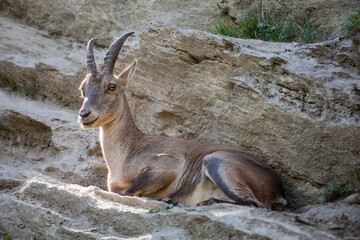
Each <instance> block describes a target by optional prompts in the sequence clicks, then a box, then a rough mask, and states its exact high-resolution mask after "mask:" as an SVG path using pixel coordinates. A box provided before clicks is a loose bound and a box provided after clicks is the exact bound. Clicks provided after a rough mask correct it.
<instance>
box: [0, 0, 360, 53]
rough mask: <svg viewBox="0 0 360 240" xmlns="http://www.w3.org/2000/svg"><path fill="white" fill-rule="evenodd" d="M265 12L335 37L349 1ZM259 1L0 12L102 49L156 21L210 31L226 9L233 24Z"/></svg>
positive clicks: (40, 1)
mask: <svg viewBox="0 0 360 240" xmlns="http://www.w3.org/2000/svg"><path fill="white" fill-rule="evenodd" d="M261 3H264V4H265V6H264V8H265V9H270V10H271V13H272V14H274V15H281V18H284V17H287V18H288V19H291V20H297V21H298V22H302V21H303V11H304V10H306V11H307V17H308V19H309V20H310V21H311V22H312V23H313V24H314V25H318V26H321V28H322V29H323V31H325V32H326V31H329V29H331V31H332V33H333V34H332V35H337V34H338V33H339V32H341V30H342V29H341V23H342V22H343V21H341V20H339V19H338V18H337V16H339V14H341V15H342V17H343V18H344V19H345V18H347V17H348V16H349V15H350V14H352V7H353V6H356V3H355V2H354V1H342V2H341V3H339V1H337V0H331V1H329V0H317V1H315V0H312V1H306V4H305V3H304V2H302V1H295V0H281V1H274V0H268V1H261ZM261 3H260V1H248V0H246V1H244V0H243V1H238V0H229V1H218V0H210V1H199V0H192V1H165V2H164V1H151V2H149V1H144V0H141V1H136V2H129V1H102V2H101V4H99V2H98V1H96V0H86V1H85V0H72V1H62V2H60V1H56V0H46V1H45V0H33V1H26V0H2V1H1V2H0V11H2V12H3V13H7V14H9V15H12V16H15V17H17V18H20V19H24V20H25V21H26V22H28V23H31V24H33V25H35V26H37V27H39V28H42V29H46V30H47V31H48V32H49V33H51V34H54V35H62V36H71V37H74V38H75V39H76V40H77V41H81V42H87V41H88V40H89V39H90V38H92V37H94V36H96V37H97V38H98V39H99V41H98V43H99V44H101V45H102V46H105V47H107V46H108V44H109V43H110V42H111V41H112V40H114V38H116V37H118V35H119V32H123V31H127V30H130V29H135V30H144V29H146V28H147V27H148V26H149V25H148V24H149V23H152V22H156V21H158V20H161V21H163V22H166V23H167V24H170V25H176V26H178V27H182V28H190V29H198V30H201V29H204V30H207V31H209V30H212V29H214V24H215V23H216V21H217V19H218V17H219V14H220V9H221V8H223V7H225V6H227V7H228V9H229V11H228V16H227V18H229V19H232V20H235V22H236V21H238V20H239V19H243V18H244V17H246V16H247V14H248V13H249V11H251V10H254V9H260V8H261V6H260V4H261Z"/></svg>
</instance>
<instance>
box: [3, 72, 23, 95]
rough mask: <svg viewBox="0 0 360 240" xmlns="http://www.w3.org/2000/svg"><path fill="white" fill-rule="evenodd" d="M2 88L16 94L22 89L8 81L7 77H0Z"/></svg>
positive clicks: (13, 82)
mask: <svg viewBox="0 0 360 240" xmlns="http://www.w3.org/2000/svg"><path fill="white" fill-rule="evenodd" d="M0 87H2V88H10V89H11V91H13V92H16V91H18V90H19V89H20V86H19V85H17V83H16V82H15V81H12V80H10V79H8V78H7V77H4V76H1V75H0Z"/></svg>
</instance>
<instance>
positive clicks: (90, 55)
mask: <svg viewBox="0 0 360 240" xmlns="http://www.w3.org/2000/svg"><path fill="white" fill-rule="evenodd" d="M96 41H97V39H95V38H92V39H90V41H89V42H88V45H87V68H88V73H90V74H96V73H97V65H96V62H95V57H94V51H93V47H94V44H95V42H96Z"/></svg>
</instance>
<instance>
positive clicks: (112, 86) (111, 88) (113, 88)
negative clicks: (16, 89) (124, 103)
mask: <svg viewBox="0 0 360 240" xmlns="http://www.w3.org/2000/svg"><path fill="white" fill-rule="evenodd" d="M115 89H116V85H115V84H110V85H109V88H108V90H109V91H115Z"/></svg>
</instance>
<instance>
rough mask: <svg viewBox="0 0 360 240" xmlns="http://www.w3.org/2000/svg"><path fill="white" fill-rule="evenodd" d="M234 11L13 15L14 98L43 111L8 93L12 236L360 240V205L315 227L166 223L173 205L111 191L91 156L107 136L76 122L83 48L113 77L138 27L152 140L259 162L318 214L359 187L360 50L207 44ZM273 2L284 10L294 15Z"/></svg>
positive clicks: (141, 114) (5, 148) (8, 30)
mask: <svg viewBox="0 0 360 240" xmlns="http://www.w3.org/2000/svg"><path fill="white" fill-rule="evenodd" d="M335 3H336V1H333V2H330V5H331V6H332V5H333V6H335V5H336V4H335ZM223 4H227V5H229V6H230V9H231V11H230V12H229V14H230V15H231V16H235V15H236V14H235V12H236V11H235V10H239V11H238V12H237V14H241V13H242V11H245V9H246V8H245V7H244V6H245V5H246V4H245V2H242V1H228V2H227V1H226V2H224V1H223V2H217V1H209V2H202V1H193V2H192V4H190V3H189V2H186V4H185V3H176V4H175V3H171V2H169V3H166V4H165V3H159V2H157V1H152V2H150V3H149V2H147V1H146V2H145V1H144V2H142V1H138V2H136V3H130V2H128V1H104V2H102V3H101V4H99V2H97V1H66V2H59V1H46V4H45V3H44V1H40V0H39V1H21V0H16V1H7V0H3V1H0V9H1V11H2V12H1V16H0V20H1V21H0V40H1V41H0V77H1V85H2V86H4V87H5V90H11V89H13V90H16V91H17V92H22V93H25V94H26V95H29V96H32V97H34V98H36V99H37V101H34V100H30V99H29V97H27V98H25V97H24V96H23V95H21V94H20V95H19V94H15V95H14V93H11V94H10V93H8V92H6V91H4V90H1V92H0V99H1V101H0V102H1V104H0V140H1V145H0V150H1V151H0V163H1V165H0V173H1V174H0V183H1V186H0V193H1V194H0V197H1V198H2V201H1V204H0V212H1V216H2V217H1V218H0V231H2V232H3V233H0V234H2V235H3V236H14V237H16V238H20V239H23V238H27V237H28V236H34V237H36V238H38V237H40V238H41V237H44V238H46V239H47V238H70V237H75V238H79V239H89V238H90V239H92V238H94V239H100V238H104V237H123V238H126V237H137V238H151V237H153V238H155V239H158V238H162V237H166V238H170V237H174V238H180V236H181V237H182V238H184V239H188V238H196V239H207V238H214V237H215V236H216V237H219V232H221V233H224V234H222V235H221V236H223V238H224V239H230V238H238V237H239V236H243V237H244V238H251V239H254V238H256V239H257V238H259V239H262V238H266V237H270V238H271V239H279V238H282V239H293V238H294V237H297V238H300V239H307V238H316V239H332V238H333V239H335V238H339V237H340V238H345V237H352V236H357V235H358V234H359V229H360V228H359V222H360V219H359V216H360V214H359V211H360V208H359V205H348V204H346V203H343V202H338V203H333V204H325V205H317V206H315V207H313V208H311V209H310V210H309V211H307V212H305V213H301V214H299V213H274V212H266V211H263V210H258V209H251V208H247V207H240V206H229V205H218V206H214V207H209V208H185V209H172V210H169V211H167V212H162V213H160V214H159V215H160V217H157V215H151V214H149V213H146V211H145V210H144V209H143V208H144V207H161V206H163V204H161V203H157V202H152V201H146V200H141V199H137V198H132V199H129V198H124V197H120V196H117V195H113V194H108V193H107V192H105V191H103V190H101V189H106V172H107V170H106V167H105V164H104V163H103V160H102V159H101V157H99V156H96V155H93V154H92V152H93V148H94V147H95V146H96V141H97V134H98V132H97V131H83V130H80V129H79V126H78V124H77V122H76V115H77V114H76V111H77V109H78V108H79V106H80V104H81V103H80V100H79V98H78V96H79V92H78V86H79V84H80V82H81V80H82V78H83V77H84V76H85V73H86V69H85V55H86V50H85V48H86V44H84V42H86V41H87V40H88V39H90V38H92V37H97V38H99V39H100V41H99V42H100V43H99V45H98V46H96V50H95V55H96V57H97V62H98V63H102V61H103V57H104V54H105V51H106V49H105V48H103V46H107V45H108V44H109V43H110V41H111V40H113V38H114V37H117V36H119V35H120V34H121V33H122V32H123V31H127V30H130V29H136V30H137V31H136V34H135V37H132V38H129V40H128V41H127V43H126V45H125V46H124V47H123V50H122V52H121V53H120V56H119V60H118V62H117V65H116V69H115V72H118V73H119V72H120V71H121V70H122V69H123V68H124V67H126V66H127V65H128V64H130V63H131V62H132V60H133V59H134V58H137V59H138V60H139V65H138V70H137V73H136V76H135V78H134V79H133V80H132V81H131V82H130V83H129V86H128V90H127V95H128V98H129V102H130V107H131V110H132V113H133V115H134V118H135V120H136V123H137V124H138V126H139V127H140V128H141V129H142V130H143V131H145V132H147V133H152V134H160V135H169V136H177V137H183V138H186V139H191V140H198V141H212V142H218V143H224V144H228V145H232V146H237V147H240V148H242V149H245V150H247V151H250V152H252V153H254V154H255V155H257V156H258V157H260V158H262V159H263V160H264V161H266V162H268V163H269V164H270V165H271V166H272V167H274V168H275V169H276V170H277V171H278V172H279V173H280V174H281V175H282V177H283V179H284V181H285V185H286V188H287V193H288V196H289V200H290V203H291V206H292V207H294V208H299V207H300V206H303V205H305V204H309V203H313V202H314V201H315V200H316V199H318V198H319V196H320V193H321V191H322V189H323V188H324V187H325V186H326V185H328V184H329V183H330V182H332V181H339V182H342V183H351V184H352V185H353V186H354V187H356V184H359V182H358V181H359V180H358V179H357V178H358V176H359V175H360V169H359V166H360V72H359V63H360V38H359V37H353V38H350V39H342V38H341V39H340V38H335V39H333V40H329V41H327V42H323V43H317V44H310V45H300V44H297V43H286V44H284V43H269V42H263V41H258V40H244V39H233V38H228V37H222V36H218V35H214V34H211V33H209V32H206V31H203V30H199V29H207V28H208V26H211V25H212V23H213V21H214V20H215V19H216V17H217V14H218V8H219V7H218V5H219V6H222V5H223ZM269 4H272V5H274V6H275V8H277V9H280V10H281V9H284V8H281V6H282V4H285V1H283V2H279V3H278V2H275V1H274V2H269ZM279 4H280V5H279ZM322 4H324V3H323V2H322V1H320V3H319V4H317V3H315V2H314V3H313V2H311V3H309V6H312V7H310V8H311V9H312V10H313V15H312V16H313V17H314V18H316V19H318V20H319V21H325V20H323V19H329V18H331V14H325V13H328V12H329V11H330V12H331V13H332V14H333V13H337V12H341V13H342V14H343V15H346V14H349V7H350V6H351V5H352V3H351V1H350V2H343V3H342V4H340V5H336V6H337V7H336V8H335V7H334V8H331V9H330V8H325V10H326V11H325V10H324V15H321V16H322V17H318V15H319V14H320V12H319V6H321V5H322ZM290 5H291V4H290ZM290 5H289V3H288V2H286V6H290ZM249 6H250V7H254V6H251V5H250V4H249ZM291 6H292V5H291ZM294 6H295V7H296V6H297V5H296V4H295V5H294ZM55 9H56V11H55ZM108 9H110V10H108ZM289 9H290V10H291V9H292V10H291V11H290V10H289V14H295V13H294V11H295V8H289ZM172 13H173V14H172ZM196 13H198V15H197V14H196ZM337 15H338V14H336V15H334V16H335V17H336V16H337ZM114 16H116V17H114ZM237 17H239V16H237ZM19 19H20V20H19ZM157 19H161V20H162V21H160V22H157V21H155V20H157ZM24 21H26V23H25V22H24ZM326 21H327V22H328V24H329V26H331V24H333V25H334V24H335V22H336V20H335V19H333V18H331V20H326ZM152 22H153V23H152ZM29 24H31V26H30V25H29ZM33 26H36V27H37V28H34V27H33ZM38 28H40V29H38ZM335 32H336V31H335ZM40 100H41V101H42V102H41V101H40ZM71 184H73V185H71ZM89 186H96V187H89ZM119 216H121V217H119ZM159 218H160V220H159ZM33 219H35V220H33ZM174 219H175V220H176V221H175V220H174ZM31 220H33V221H31ZM138 221H142V222H146V224H144V225H143V226H138V223H137V222H138ZM99 222H101V225H102V227H100V228H99V226H98V223H99ZM119 222H121V223H119ZM123 222H126V224H125V223H123ZM274 222H276V224H275V225H274ZM199 226H201V227H199ZM225 233H226V234H225ZM0 236H1V235H0Z"/></svg>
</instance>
